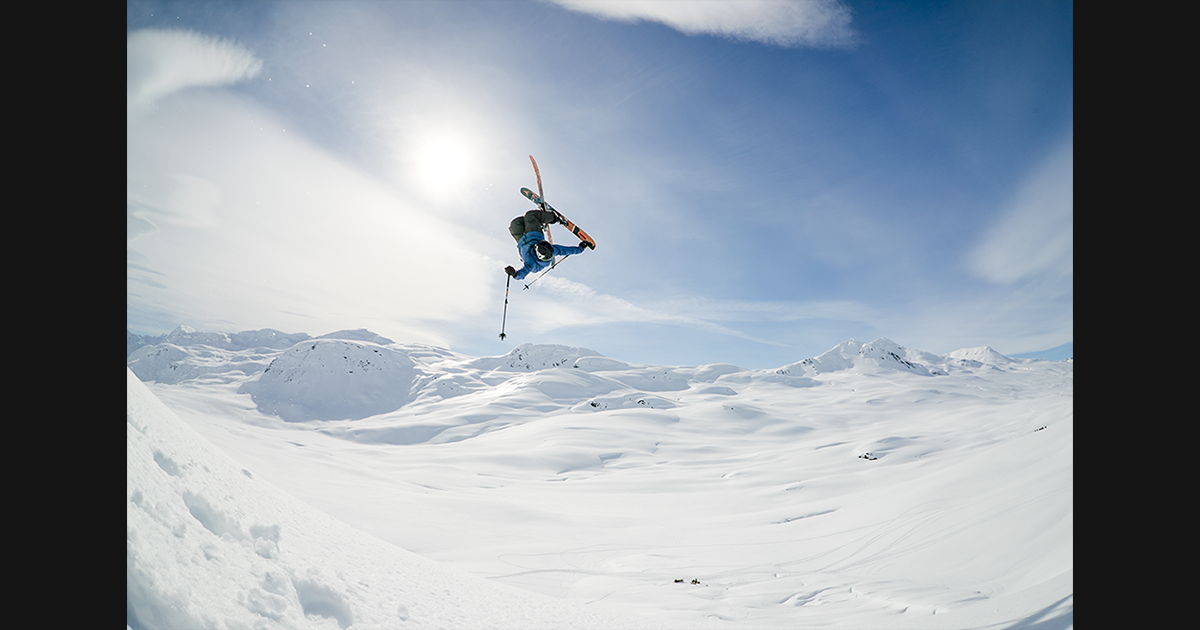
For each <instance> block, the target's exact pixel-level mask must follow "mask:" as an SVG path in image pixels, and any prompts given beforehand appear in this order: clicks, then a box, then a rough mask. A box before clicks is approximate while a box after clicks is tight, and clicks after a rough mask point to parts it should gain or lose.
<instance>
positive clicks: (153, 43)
mask: <svg viewBox="0 0 1200 630" xmlns="http://www.w3.org/2000/svg"><path fill="white" fill-rule="evenodd" d="M262 67H263V62H262V60H260V59H258V58H257V57H255V56H254V54H253V53H251V52H250V51H249V50H246V49H245V48H243V47H242V46H239V45H238V44H236V43H233V42H230V41H227V40H224V39H221V38H217V37H209V36H206V35H201V34H199V33H193V32H191V31H176V30H162V29H145V30H141V31H137V32H135V33H132V34H131V35H130V36H129V37H128V39H127V40H126V92H127V93H126V97H127V104H126V106H127V107H128V108H129V109H130V110H135V109H140V108H146V107H151V106H153V105H154V104H155V103H156V102H158V101H159V100H160V99H162V98H163V97H164V96H166V95H168V94H170V93H172V92H177V91H179V90H182V89H185V88H189V87H198V86H214V85H227V84H231V83H236V82H238V81H241V80H244V79H249V78H252V77H254V76H256V75H258V73H259V72H261V71H262Z"/></svg>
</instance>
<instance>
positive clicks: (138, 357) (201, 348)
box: [126, 343, 270, 385]
mask: <svg viewBox="0 0 1200 630" xmlns="http://www.w3.org/2000/svg"><path fill="white" fill-rule="evenodd" d="M269 360H270V359H269V358H268V356H267V355H265V354H263V353H260V352H257V351H256V350H246V351H240V352H238V351H233V350H224V349H221V348H217V347H213V346H211V345H207V344H194V345H188V346H178V345H175V344H173V343H160V344H156V345H152V346H142V347H140V348H138V349H136V350H134V351H133V352H132V353H131V354H130V355H129V357H128V358H127V359H126V365H127V366H128V367H129V369H131V370H133V373H134V374H136V375H137V377H138V378H139V379H141V380H143V381H146V382H150V381H155V382H158V383H165V384H169V385H174V384H176V383H180V382H183V381H187V380H193V379H198V378H202V377H206V376H213V375H220V376H224V377H228V378H243V377H245V376H249V375H251V374H255V373H257V372H260V371H262V369H263V367H264V366H265V365H266V364H267V363H268V361H269Z"/></svg>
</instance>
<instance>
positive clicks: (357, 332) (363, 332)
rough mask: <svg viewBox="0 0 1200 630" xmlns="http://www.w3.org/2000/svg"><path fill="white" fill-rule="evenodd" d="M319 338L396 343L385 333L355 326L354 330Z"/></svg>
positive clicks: (381, 343) (385, 343)
mask: <svg viewBox="0 0 1200 630" xmlns="http://www.w3.org/2000/svg"><path fill="white" fill-rule="evenodd" d="M317 338H318V339H344V340H347V341H368V342H370V343H375V344H379V345H381V346H386V345H389V344H392V343H395V342H394V341H392V340H391V339H388V338H387V337H384V336H383V335H377V334H375V333H373V332H371V331H369V330H367V329H366V328H355V329H353V330H339V331H337V332H331V333H329V334H328V335H321V336H320V337H317Z"/></svg>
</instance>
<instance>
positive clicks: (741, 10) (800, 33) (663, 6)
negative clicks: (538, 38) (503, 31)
mask: <svg viewBox="0 0 1200 630" xmlns="http://www.w3.org/2000/svg"><path fill="white" fill-rule="evenodd" d="M553 1H554V2H555V3H557V4H559V5H562V6H563V7H566V8H568V9H571V10H573V11H579V12H581V13H587V14H589V15H593V16H595V17H598V18H601V19H605V20H615V21H622V22H637V21H642V20H645V21H649V22H660V23H662V24H665V25H667V26H669V27H671V28H673V29H675V30H678V31H680V32H682V33H686V34H688V35H718V36H721V37H727V38H730V39H734V40H741V41H755V42H760V43H764V44H769V45H772V46H783V47H801V46H811V47H816V48H836V47H849V46H854V45H855V44H856V43H857V42H858V39H859V37H858V34H857V33H856V32H855V31H854V29H852V28H851V26H850V22H851V17H850V9H849V7H847V6H846V5H844V4H842V3H841V2H839V1H838V0H812V1H810V2H790V1H787V0H741V1H739V2H728V1H725V0H553Z"/></svg>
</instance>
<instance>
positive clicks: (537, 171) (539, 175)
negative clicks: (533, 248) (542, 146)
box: [525, 155, 558, 289]
mask: <svg viewBox="0 0 1200 630" xmlns="http://www.w3.org/2000/svg"><path fill="white" fill-rule="evenodd" d="M529 161H530V162H532V163H533V174H534V175H537V183H538V197H541V198H542V199H545V198H546V193H544V192H542V171H541V169H539V168H538V165H537V160H535V159H533V156H532V155H531V156H529ZM538 206H540V207H541V209H542V210H545V209H546V204H545V203H544V202H543V203H539V204H538ZM546 240H547V241H550V244H551V245H553V244H554V237H553V236H551V235H550V226H549V225H547V226H546ZM557 266H558V256H553V257H551V258H550V268H551V269H553V268H555V267H557ZM525 288H526V289H528V288H529V285H525Z"/></svg>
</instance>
